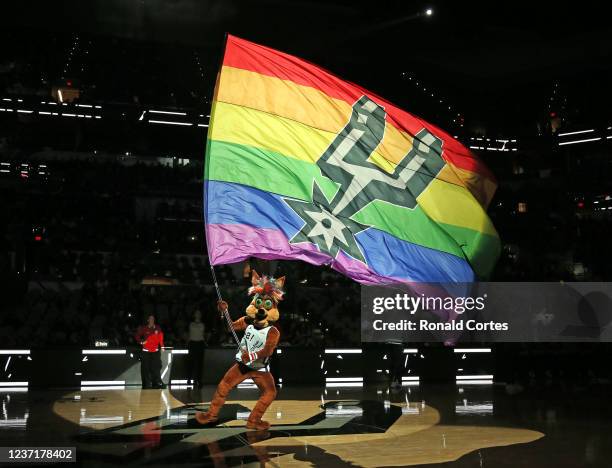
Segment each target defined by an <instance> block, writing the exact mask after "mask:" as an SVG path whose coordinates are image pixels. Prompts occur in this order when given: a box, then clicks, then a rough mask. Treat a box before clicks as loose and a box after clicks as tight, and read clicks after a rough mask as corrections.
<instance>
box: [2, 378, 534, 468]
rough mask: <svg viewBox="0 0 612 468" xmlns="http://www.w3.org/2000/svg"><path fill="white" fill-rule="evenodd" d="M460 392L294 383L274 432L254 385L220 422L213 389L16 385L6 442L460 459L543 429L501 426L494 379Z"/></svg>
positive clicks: (211, 458) (98, 452)
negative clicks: (210, 398)
mask: <svg viewBox="0 0 612 468" xmlns="http://www.w3.org/2000/svg"><path fill="white" fill-rule="evenodd" d="M448 392H450V394H446V393H448ZM448 392H446V393H444V394H442V393H441V394H434V393H432V394H431V396H432V401H428V400H427V399H426V398H425V395H424V392H423V391H422V389H421V388H420V387H419V386H418V385H417V386H414V385H412V386H404V387H402V388H401V389H399V390H396V391H394V390H390V389H389V388H384V387H380V388H377V387H359V388H356V387H353V386H347V387H336V386H334V387H327V388H326V387H323V388H321V387H319V388H315V387H309V388H301V387H296V388H284V389H283V390H282V391H281V393H280V398H279V399H277V400H276V401H275V402H274V403H273V404H272V405H271V406H270V408H269V410H268V412H267V413H266V419H267V420H268V421H270V422H271V423H272V427H271V428H270V430H268V431H248V430H246V428H245V427H244V426H245V421H246V419H247V418H248V416H249V412H250V410H251V408H252V407H253V405H254V403H255V400H256V397H257V390H255V389H250V388H245V389H238V390H237V391H236V392H235V396H237V397H238V398H240V399H236V400H233V401H229V402H228V403H227V404H226V405H225V407H224V408H223V410H222V412H221V414H220V420H219V422H218V423H217V424H216V425H215V426H201V425H199V424H198V423H197V422H196V421H195V420H194V414H195V411H196V410H203V409H206V407H207V404H206V403H200V402H199V401H198V400H200V399H202V396H204V395H209V394H211V393H212V389H210V388H205V389H203V391H202V393H200V392H199V391H194V390H193V389H190V388H187V389H180V390H177V389H173V390H138V389H132V390H131V389H126V390H102V389H98V390H92V389H82V390H81V391H75V392H63V393H57V392H56V393H53V392H36V391H29V392H27V391H26V392H11V391H7V392H3V393H2V394H0V398H1V399H2V404H3V411H4V414H3V418H2V419H0V420H1V421H2V422H0V442H2V443H3V444H6V443H9V442H12V443H19V445H22V446H32V445H36V444H39V445H40V444H43V443H45V444H46V443H48V441H49V439H52V440H53V441H54V442H55V443H57V445H65V446H68V445H72V446H76V447H77V456H78V459H79V461H81V462H91V463H96V464H98V465H102V466H105V465H106V466H118V465H125V464H128V465H130V464H142V463H145V464H151V465H168V464H172V465H179V466H180V465H190V464H194V463H196V464H198V465H199V466H244V465H248V464H250V463H255V464H258V465H259V464H261V463H264V464H270V465H271V466H304V467H306V466H340V465H341V466H347V465H348V466H365V467H369V466H371V467H374V466H386V465H388V466H405V465H419V464H429V463H435V462H445V461H452V460H457V459H460V458H461V457H462V456H464V455H466V454H469V453H470V452H474V451H477V450H480V449H483V448H487V447H497V446H509V445H512V444H522V443H528V442H533V441H536V440H538V439H540V438H541V437H542V436H543V434H542V433H541V432H538V431H535V430H529V429H526V428H520V427H512V425H508V424H499V423H498V422H497V421H496V418H495V417H494V410H493V404H494V403H493V401H494V399H493V395H492V388H491V387H487V388H483V387H477V388H470V387H456V388H453V389H452V390H449V391H448ZM451 394H452V395H451ZM232 396H234V394H232ZM483 418H484V419H483ZM470 466H471V465H470Z"/></svg>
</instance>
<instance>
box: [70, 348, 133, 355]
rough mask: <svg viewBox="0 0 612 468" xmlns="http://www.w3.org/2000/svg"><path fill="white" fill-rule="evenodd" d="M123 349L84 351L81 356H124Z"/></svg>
mask: <svg viewBox="0 0 612 468" xmlns="http://www.w3.org/2000/svg"><path fill="white" fill-rule="evenodd" d="M126 352H127V351H126V350H125V349H84V350H83V351H81V354H126Z"/></svg>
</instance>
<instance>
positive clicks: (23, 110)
mask: <svg viewBox="0 0 612 468" xmlns="http://www.w3.org/2000/svg"><path fill="white" fill-rule="evenodd" d="M17 112H18V113H19V114H32V113H33V112H34V111H31V110H25V109H17Z"/></svg>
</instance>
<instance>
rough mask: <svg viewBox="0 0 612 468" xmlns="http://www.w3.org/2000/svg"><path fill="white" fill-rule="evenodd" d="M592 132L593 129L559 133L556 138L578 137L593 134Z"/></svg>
mask: <svg viewBox="0 0 612 468" xmlns="http://www.w3.org/2000/svg"><path fill="white" fill-rule="evenodd" d="M594 131H595V130H594V129H591V130H579V131H577V132H567V133H559V135H557V136H560V137H562V136H567V135H579V134H581V133H591V132H594Z"/></svg>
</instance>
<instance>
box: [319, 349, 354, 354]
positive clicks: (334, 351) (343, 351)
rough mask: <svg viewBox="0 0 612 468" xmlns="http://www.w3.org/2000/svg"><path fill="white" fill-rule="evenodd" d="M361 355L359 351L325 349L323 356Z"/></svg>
mask: <svg viewBox="0 0 612 468" xmlns="http://www.w3.org/2000/svg"><path fill="white" fill-rule="evenodd" d="M343 353H344V354H361V350H360V349H326V350H325V354H343Z"/></svg>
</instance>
